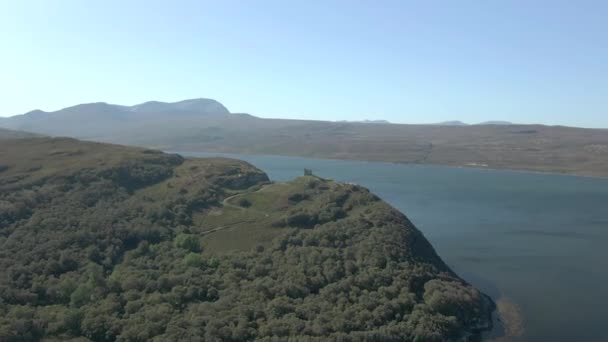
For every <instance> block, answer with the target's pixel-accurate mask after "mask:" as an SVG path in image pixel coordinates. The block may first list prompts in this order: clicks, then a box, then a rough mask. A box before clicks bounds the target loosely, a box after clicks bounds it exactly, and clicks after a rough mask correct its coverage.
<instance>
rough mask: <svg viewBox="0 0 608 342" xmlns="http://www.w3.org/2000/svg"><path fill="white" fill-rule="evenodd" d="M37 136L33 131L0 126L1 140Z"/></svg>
mask: <svg viewBox="0 0 608 342" xmlns="http://www.w3.org/2000/svg"><path fill="white" fill-rule="evenodd" d="M35 136H37V135H36V134H33V133H27V132H21V131H13V130H11V129H4V128H0V140H3V139H20V138H33V137H35Z"/></svg>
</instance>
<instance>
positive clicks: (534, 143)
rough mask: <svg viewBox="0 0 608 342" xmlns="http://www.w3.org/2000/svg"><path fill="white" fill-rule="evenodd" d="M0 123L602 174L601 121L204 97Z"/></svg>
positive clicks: (259, 149)
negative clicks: (279, 110)
mask: <svg viewBox="0 0 608 342" xmlns="http://www.w3.org/2000/svg"><path fill="white" fill-rule="evenodd" d="M0 127H5V128H8V129H13V130H21V131H27V132H33V133H38V134H46V135H51V136H70V137H75V138H80V139H86V140H94V141H101V142H111V143H120V144H127V145H138V146H146V147H154V148H160V149H164V150H172V151H207V152H223V153H244V154H275V155H291V156H303V157H315V158H332V159H356V160H368V161H385V162H397V163H415V164H438V165H450V166H473V167H488V168H506V169H517V170H532V171H549V172H561V173H569V174H578V175H589V176H608V130H601V129H585V128H575V127H563V126H544V125H521V124H511V123H509V122H504V121H488V122H485V123H482V124H476V125H466V124H464V123H461V122H447V123H442V124H434V125H433V124H429V125H405V124H391V123H385V122H382V123H381V124H371V123H370V122H329V121H309V120H286V119H263V118H258V117H255V116H252V115H249V114H231V113H230V112H229V111H228V109H226V107H224V106H223V105H222V104H221V103H219V102H217V101H215V100H211V99H204V98H201V99H194V100H185V101H180V102H175V103H164V102H156V101H152V102H146V103H143V104H139V105H135V106H120V105H112V104H107V103H90V104H81V105H77V106H74V107H69V108H65V109H62V110H59V111H56V112H43V111H39V110H36V111H32V112H29V113H26V114H24V115H17V116H14V117H10V118H3V119H0Z"/></svg>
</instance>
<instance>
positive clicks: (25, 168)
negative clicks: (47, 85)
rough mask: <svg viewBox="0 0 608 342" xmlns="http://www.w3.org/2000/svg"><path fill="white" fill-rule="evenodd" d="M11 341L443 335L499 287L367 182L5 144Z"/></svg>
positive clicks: (474, 327)
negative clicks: (447, 254) (462, 265)
mask: <svg viewBox="0 0 608 342" xmlns="http://www.w3.org/2000/svg"><path fill="white" fill-rule="evenodd" d="M0 269H1V270H2V272H0V341H37V340H44V341H66V340H73V339H77V340H78V341H246V340H262V341H279V340H287V339H288V338H291V339H292V340H293V339H295V340H311V341H315V340H317V341H326V340H341V341H369V340H378V341H403V340H412V341H444V340H460V339H467V338H472V337H474V336H477V335H478V333H479V332H480V331H481V330H485V329H488V328H489V327H490V326H491V323H490V314H491V311H492V310H493V303H492V301H491V300H490V299H489V298H488V297H487V296H485V295H484V294H482V293H481V292H479V291H478V290H477V289H475V288H473V287H472V286H471V285H469V284H467V283H466V282H464V281H463V280H462V279H460V278H459V277H458V276H457V275H456V274H454V272H452V271H451V270H450V269H449V268H448V267H447V266H446V265H445V264H444V263H443V262H442V260H441V259H440V258H439V256H438V255H437V254H436V253H435V251H434V249H433V247H432V246H431V245H430V244H429V242H428V241H427V240H426V239H425V238H424V236H423V235H422V234H421V232H420V231H418V230H417V229H416V228H415V227H414V226H413V225H412V223H411V222H410V221H409V220H408V219H407V218H406V217H405V216H404V215H403V214H401V213H400V212H398V211H397V210H395V209H393V208H392V207H390V206H389V205H388V204H386V203H385V202H383V201H382V200H380V199H379V198H378V197H377V196H375V195H373V194H372V193H370V192H369V191H368V190H367V189H365V188H363V187H360V186H358V185H354V184H343V183H338V182H334V181H331V180H326V179H322V178H320V177H316V176H311V175H308V176H303V177H299V178H297V179H295V180H293V181H291V182H286V183H272V182H269V180H268V177H267V176H266V175H265V174H264V173H263V172H261V171H260V170H258V169H256V168H255V167H253V166H252V165H250V164H247V163H245V162H242V161H238V160H232V159H224V158H209V159H185V158H183V157H181V156H179V155H175V154H165V153H161V152H159V151H155V150H149V149H142V148H131V147H124V146H118V145H108V144H100V143H90V142H81V141H78V140H74V139H67V138H29V139H13V140H5V141H3V142H2V143H1V144H0Z"/></svg>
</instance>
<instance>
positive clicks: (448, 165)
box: [160, 148, 608, 180]
mask: <svg viewBox="0 0 608 342" xmlns="http://www.w3.org/2000/svg"><path fill="white" fill-rule="evenodd" d="M160 149H161V150H163V151H165V152H168V153H178V154H182V153H205V154H215V155H226V156H231V155H233V156H238V155H242V156H259V157H281V158H303V159H313V160H314V159H316V160H329V161H337V162H339V161H352V162H362V163H382V164H393V165H406V166H423V167H424V166H430V167H445V168H452V169H471V170H485V171H501V172H510V173H530V174H538V175H551V176H566V177H579V178H590V179H606V180H608V175H605V176H602V175H589V174H580V173H574V172H560V171H540V170H531V169H512V168H498V167H490V166H475V165H451V164H437V163H409V162H395V161H380V160H365V159H354V158H342V159H340V158H329V157H328V158H324V157H310V156H302V155H290V154H268V153H239V152H218V151H209V150H207V151H201V150H188V149H163V148H160Z"/></svg>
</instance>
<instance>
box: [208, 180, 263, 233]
mask: <svg viewBox="0 0 608 342" xmlns="http://www.w3.org/2000/svg"><path fill="white" fill-rule="evenodd" d="M269 185H271V184H266V185H263V186H262V187H260V188H259V189H257V190H255V191H249V192H242V193H238V194H235V195H232V196H228V197H226V198H224V200H223V201H222V206H223V207H226V208H233V209H237V210H247V211H251V212H254V213H257V214H260V215H264V217H268V216H270V215H268V214H267V213H265V212H262V211H259V210H255V209H251V208H245V207H241V206H238V205H235V204H232V203H229V202H230V200H231V199H233V198H236V197H239V196H242V195H246V194H250V193H254V192H258V191H261V190H263V189H265V188H266V187H268V186H269ZM252 222H255V220H241V221H237V222H233V223H230V224H226V225H223V226H220V227H215V228H212V229H209V230H205V231H203V232H201V235H208V234H211V233H214V232H217V231H220V230H224V229H227V228H230V227H233V226H236V225H237V224H241V223H252Z"/></svg>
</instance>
